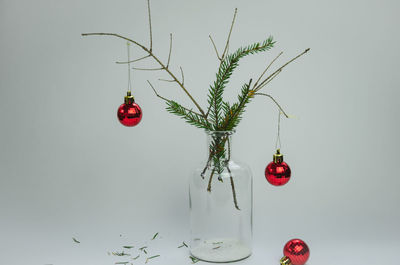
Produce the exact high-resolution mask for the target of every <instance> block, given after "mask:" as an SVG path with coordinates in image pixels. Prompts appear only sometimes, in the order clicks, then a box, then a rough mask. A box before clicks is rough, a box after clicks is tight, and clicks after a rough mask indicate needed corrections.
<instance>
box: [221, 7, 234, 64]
mask: <svg viewBox="0 0 400 265" xmlns="http://www.w3.org/2000/svg"><path fill="white" fill-rule="evenodd" d="M236 15H237V8H235V13H234V15H233V19H232V24H231V28H230V29H229V34H228V38H227V39H226V44H225V48H224V52H223V53H222V55H221V60H224V59H225V56H226V53H227V51H228V46H229V41H230V39H231V34H232V29H233V25H234V24H235V20H236Z"/></svg>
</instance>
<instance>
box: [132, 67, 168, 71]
mask: <svg viewBox="0 0 400 265" xmlns="http://www.w3.org/2000/svg"><path fill="white" fill-rule="evenodd" d="M132 69H135V70H141V71H160V70H164V68H162V67H160V68H140V67H132Z"/></svg>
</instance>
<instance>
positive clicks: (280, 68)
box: [253, 48, 310, 92]
mask: <svg viewBox="0 0 400 265" xmlns="http://www.w3.org/2000/svg"><path fill="white" fill-rule="evenodd" d="M309 50H310V48H308V49H306V50H304V51H303V52H302V53H300V54H299V55H297V56H296V57H294V58H292V59H291V60H289V61H288V62H287V63H285V64H284V65H282V66H281V67H279V68H278V69H277V70H276V71H275V72H273V73H272V74H271V75H269V76H268V77H267V78H265V79H264V80H263V81H262V82H261V83H260V84H259V85H258V86H257V87H254V89H253V90H254V91H255V92H257V91H259V90H260V89H261V88H263V87H264V86H265V85H266V84H267V83H269V81H270V79H273V78H274V77H275V76H276V75H278V74H279V73H280V72H281V71H282V69H283V68H284V67H285V66H287V65H288V64H290V63H291V62H293V61H294V60H296V59H297V58H299V57H301V56H302V55H304V54H306V53H307V52H308V51H309Z"/></svg>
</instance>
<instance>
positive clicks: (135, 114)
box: [117, 91, 142, 127]
mask: <svg viewBox="0 0 400 265" xmlns="http://www.w3.org/2000/svg"><path fill="white" fill-rule="evenodd" d="M117 116H118V120H119V122H120V123H121V124H122V125H124V126H127V127H133V126H136V125H138V124H139V122H140V121H141V120H142V109H141V108H140V107H139V105H138V104H136V103H135V100H134V99H133V96H131V92H129V91H128V93H127V96H126V97H125V103H123V104H122V105H121V106H119V108H118V112H117Z"/></svg>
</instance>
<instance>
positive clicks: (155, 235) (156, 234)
mask: <svg viewBox="0 0 400 265" xmlns="http://www.w3.org/2000/svg"><path fill="white" fill-rule="evenodd" d="M157 236H158V232H157V233H155V234H154V236H153V238H152V239H151V240H154V239H156V237H157Z"/></svg>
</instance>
